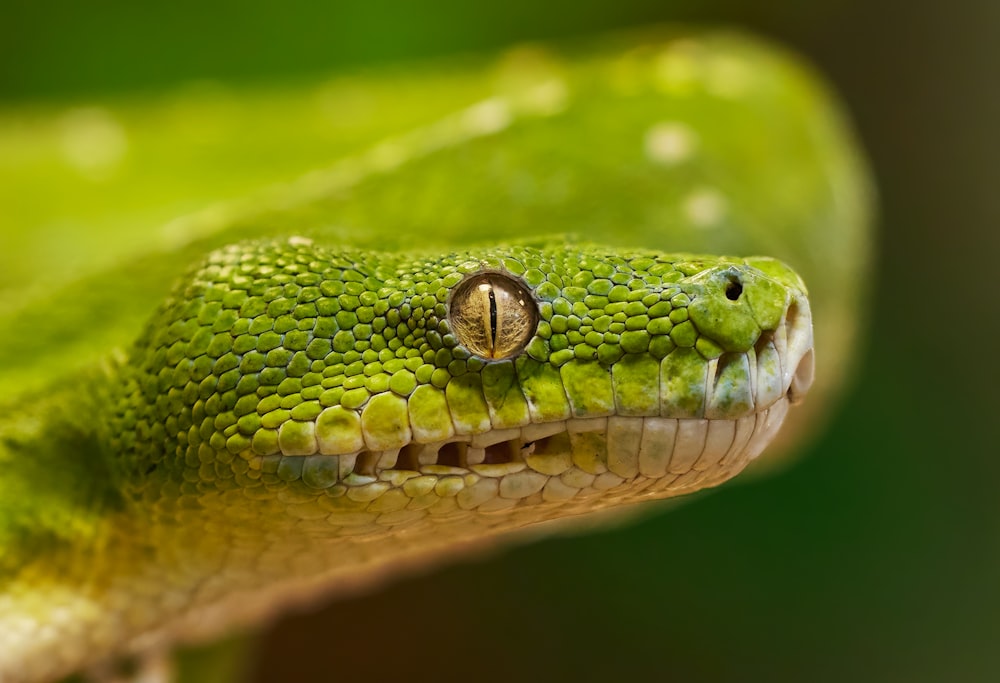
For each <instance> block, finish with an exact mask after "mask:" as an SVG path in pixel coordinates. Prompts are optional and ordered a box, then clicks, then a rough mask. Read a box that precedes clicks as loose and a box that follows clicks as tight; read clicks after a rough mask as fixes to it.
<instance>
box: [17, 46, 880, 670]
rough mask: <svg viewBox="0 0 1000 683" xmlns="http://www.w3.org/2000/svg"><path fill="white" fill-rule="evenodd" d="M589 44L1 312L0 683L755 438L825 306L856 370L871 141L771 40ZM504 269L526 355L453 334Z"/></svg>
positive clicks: (210, 632) (837, 349) (444, 551)
mask: <svg viewBox="0 0 1000 683" xmlns="http://www.w3.org/2000/svg"><path fill="white" fill-rule="evenodd" d="M577 52H578V54H579V55H581V56H579V57H577V58H576V61H572V62H561V61H559V60H558V59H556V58H554V57H546V58H545V59H544V60H542V61H543V63H544V67H545V68H544V69H541V72H542V73H543V75H544V78H543V80H542V81H541V82H538V81H536V80H532V78H534V74H536V73H538V72H539V71H540V69H539V68H538V62H537V59H538V57H537V55H535V56H534V57H532V59H533V60H536V61H534V62H531V64H532V66H531V68H529V69H528V70H527V71H526V73H528V74H531V75H529V76H525V75H524V74H521V72H516V70H515V72H516V73H515V75H516V76H518V77H519V78H521V80H518V78H513V79H512V81H513V82H514V83H515V85H514V86H511V85H510V82H511V79H508V80H505V81H504V85H503V86H502V87H503V88H506V89H509V88H513V90H512V91H505V92H506V93H507V94H497V95H494V96H492V98H491V99H488V100H485V101H481V102H479V103H478V104H473V105H472V106H470V107H469V108H467V109H464V110H462V111H461V112H459V113H458V114H454V115H448V116H445V117H444V118H443V119H441V120H440V121H439V122H437V123H432V124H430V125H429V126H425V127H423V128H419V129H417V130H416V131H411V132H404V133H403V134H401V135H397V136H396V137H394V138H392V137H390V138H389V141H387V142H383V143H381V144H379V145H376V146H375V147H374V148H373V149H372V151H371V152H370V153H365V154H362V155H361V156H360V157H358V158H356V159H353V160H348V161H346V162H344V163H342V164H339V165H337V166H334V167H333V168H331V169H330V170H329V171H327V172H325V173H321V174H319V175H316V174H313V175H311V176H309V177H307V178H305V179H303V181H301V182H299V183H298V184H293V185H292V186H290V187H288V188H284V189H282V190H280V191H278V192H276V193H271V194H267V195H264V196H262V197H260V198H257V199H252V200H250V201H248V202H246V203H240V204H231V205H227V206H224V207H221V208H220V209H218V210H215V211H213V212H210V213H207V214H204V215H201V216H196V217H194V218H193V219H191V220H189V221H188V222H187V223H185V226H186V227H185V229H186V230H188V231H189V232H193V233H195V234H196V235H202V237H200V238H198V239H195V240H194V241H193V242H191V243H190V244H188V245H187V246H183V247H181V248H179V249H176V250H175V251H170V252H158V253H154V254H152V255H150V256H149V257H147V258H144V259H141V260H140V261H139V262H138V263H137V264H128V265H126V266H122V267H121V268H119V269H118V270H113V271H111V272H109V273H107V274H105V275H101V276H95V278H91V279H90V280H85V281H83V282H80V283H71V284H70V285H68V286H67V287H65V288H63V289H58V290H57V291H55V292H54V293H53V294H51V295H47V296H46V297H43V298H41V299H35V300H28V301H27V302H26V303H25V304H24V305H23V306H21V307H19V308H16V309H15V310H14V311H12V312H5V313H4V318H3V322H4V324H5V327H6V329H16V330H33V331H34V333H33V334H24V335H21V334H19V335H16V336H10V337H5V338H4V339H3V340H0V341H2V343H0V357H3V358H4V359H5V360H6V361H7V362H8V364H9V368H10V372H9V373H5V377H4V378H0V386H2V387H3V388H4V390H5V391H6V392H7V393H8V394H11V395H12V396H13V397H14V398H13V400H11V401H9V402H7V403H6V404H5V405H6V406H7V407H6V409H5V412H4V417H3V419H2V420H0V465H2V466H3V469H2V472H3V474H2V476H0V548H2V549H3V553H2V554H0V680H2V681H5V682H6V681H21V680H47V679H51V678H54V677H58V676H60V675H63V674H66V673H69V672H71V671H73V670H76V669H79V668H81V667H87V666H93V665H96V664H100V663H101V662H105V661H109V660H112V659H114V658H115V657H118V656H121V655H123V654H128V653H140V654H141V653H145V652H150V651H158V650H162V649H163V648H166V647H169V646H171V645H173V644H175V643H178V642H200V641H203V640H206V639H210V638H214V637H217V636H218V635H220V634H222V633H224V632H226V631H227V630H228V629H230V628H232V627H234V626H237V625H243V624H246V625H253V624H257V623H260V622H261V621H262V620H263V619H266V618H267V617H268V616H269V615H271V614H274V613H275V612H277V611H278V610H281V609H283V608H285V607H287V606H288V605H289V604H294V603H295V602H297V601H301V600H305V599H312V598H314V597H315V596H316V595H317V594H319V593H324V592H331V591H338V590H341V591H342V590H344V589H345V587H349V586H354V585H358V584H366V583H371V582H373V581H376V580H378V579H379V578H380V577H381V576H383V575H385V574H386V573H388V572H392V571H396V570H398V568H399V567H401V566H405V565H406V563H412V562H418V561H426V560H428V559H429V558H439V557H445V556H448V555H450V554H453V553H455V552H457V551H458V550H461V549H462V548H466V547H471V546H475V545H482V544H484V543H490V542H495V541H496V540H497V539H498V538H504V537H506V535H507V534H509V533H510V532H512V531H514V530H516V529H519V528H522V527H525V526H527V525H532V524H536V523H539V522H542V521H546V520H555V519H562V518H572V517H574V516H579V515H583V514H588V513H591V512H594V511H597V510H601V509H604V508H611V507H617V506H620V505H621V504H623V503H629V502H634V501H638V500H644V499H658V498H664V497H668V496H672V495H677V494H682V493H687V492H691V491H695V490H699V489H701V488H703V487H705V486H709V485H712V484H716V483H719V482H721V481H724V480H725V479H727V478H729V477H731V476H732V475H734V474H736V473H737V472H739V471H740V470H741V469H742V468H743V467H744V466H745V465H746V464H747V463H748V462H749V461H750V460H751V459H753V458H755V457H756V456H757V455H758V454H759V453H760V452H761V450H762V449H763V448H764V446H765V445H767V443H768V442H769V441H770V440H771V438H773V437H774V435H775V433H776V431H777V428H778V427H779V426H780V425H781V423H782V421H783V419H784V417H785V414H786V412H787V410H788V406H789V404H790V403H791V402H793V401H796V402H797V401H798V399H799V398H801V396H802V394H803V392H804V391H805V390H806V389H807V388H808V386H809V384H810V382H811V379H812V374H811V369H812V346H813V330H812V317H811V311H812V310H813V309H815V310H817V312H818V315H817V320H818V324H817V331H816V334H817V343H818V344H819V345H821V346H822V344H823V342H824V341H825V342H826V344H827V346H826V347H825V353H827V354H828V356H827V358H834V359H836V358H843V357H844V355H843V354H845V353H846V350H845V349H844V344H845V340H847V339H849V338H850V336H851V334H852V330H853V326H852V325H851V324H849V323H848V322H846V321H847V320H848V318H847V316H846V315H844V312H845V311H847V310H848V309H850V308H851V307H852V306H853V304H854V299H855V297H856V296H857V293H858V292H859V291H860V287H861V274H862V273H863V272H864V265H865V261H866V253H865V251H864V250H863V249H862V248H861V246H860V245H863V244H864V238H863V230H864V220H863V208H859V207H862V206H863V204H864V184H863V178H862V177H860V176H859V175H858V169H857V168H856V166H855V165H854V164H855V162H854V157H853V155H852V153H851V152H850V148H849V146H848V145H847V141H846V140H845V138H844V131H843V129H842V128H841V126H840V124H839V121H838V119H837V118H836V116H833V115H831V114H830V111H829V105H828V103H827V101H826V100H825V99H824V97H823V96H822V93H821V92H820V91H817V90H816V89H815V86H814V85H813V84H812V81H811V80H810V79H809V78H808V77H807V76H806V75H805V74H803V73H802V72H800V71H799V70H798V69H797V68H796V67H794V65H792V64H791V63H790V62H788V61H787V60H785V59H784V58H782V57H780V56H775V55H774V54H772V53H771V52H769V51H768V50H767V49H764V48H762V47H761V46H759V45H757V44H755V43H752V42H746V41H743V40H741V39H736V38H733V37H731V36H721V37H712V36H706V37H700V38H697V39H696V38H692V37H684V38H683V39H682V40H673V39H666V40H665V39H663V38H662V37H654V38H649V37H647V38H640V39H636V40H634V41H630V42H629V43H628V45H626V46H625V47H622V45H621V44H620V43H619V42H618V41H611V42H610V43H609V44H608V45H606V46H603V47H601V48H599V49H597V48H588V49H586V50H583V51H580V50H578V51H577ZM680 67H684V68H683V69H681V70H680V71H676V69H678V68H680ZM671 69H674V71H671ZM478 73H479V72H477V71H476V70H474V69H473V70H470V71H469V73H468V74H467V75H466V76H465V78H467V80H468V82H469V83H477V79H478ZM507 73H508V75H509V73H510V72H507ZM524 79H527V80H524ZM459 80H460V81H461V79H459ZM449 87H453V88H460V87H465V86H460V85H452V86H449ZM469 87H471V86H469ZM539 93H541V94H539ZM546 93H547V94H546ZM560 93H562V94H561V95H560ZM762 148H763V149H767V150H770V152H771V153H769V154H761V149H762ZM696 150H697V151H696ZM598 196H601V197H602V199H601V200H600V201H595V197H598ZM275 197H276V198H277V199H275ZM542 225H544V226H546V227H545V229H544V230H542V229H540V228H539V226H542ZM830 226H836V227H837V229H838V230H839V231H840V238H837V237H836V236H834V237H831V235H830V234H829V230H830ZM550 228H551V230H557V231H559V230H564V229H572V230H573V231H574V232H577V233H583V234H585V235H586V237H587V240H588V243H584V244H577V243H576V242H577V240H576V239H575V238H573V237H569V238H565V237H564V238H553V237H551V236H550V237H547V238H539V237H537V235H539V234H540V233H545V234H548V233H550V232H551V230H550ZM526 237H528V238H530V239H528V240H527V241H525V238H526ZM589 240H594V241H595V242H596V241H600V242H601V243H603V244H600V245H599V244H590V243H589ZM672 242H676V246H679V247H684V248H689V249H692V250H695V249H697V250H699V251H702V250H704V251H709V250H711V251H732V252H735V253H755V252H756V253H761V252H764V253H772V254H775V255H777V256H779V257H782V258H783V259H785V260H786V261H788V262H793V263H795V265H796V266H797V268H798V269H801V271H802V272H804V273H805V279H806V280H807V281H808V282H809V283H810V289H811V291H812V294H813V297H812V298H811V299H807V298H806V294H805V286H804V285H803V281H802V279H800V277H799V276H798V275H797V274H796V273H795V272H793V271H792V270H791V269H790V268H789V267H788V266H786V265H784V264H783V263H782V261H778V260H775V259H774V258H771V257H753V258H724V257H714V256H692V255H689V254H673V253H668V252H667V251H665V247H666V246H667V245H670V244H671V243H672ZM484 243H485V244H484ZM376 246H377V248H375V247H376ZM772 247H774V248H772ZM206 254H207V255H206ZM837 254H841V255H844V256H845V257H846V258H845V259H841V260H838V259H837V258H832V257H833V256H836V255H837ZM845 261H846V262H845ZM189 263H195V264H197V265H195V266H194V270H193V271H189V273H188V275H186V276H182V277H181V279H180V283H179V284H175V285H173V290H172V293H171V292H170V291H168V288H169V286H170V283H171V282H172V281H175V280H176V278H177V277H178V276H179V275H181V274H182V273H183V272H184V271H185V270H188V269H189V267H185V265H186V264H189ZM480 272H488V273H494V274H500V275H499V276H502V277H504V278H511V279H514V280H516V281H517V282H519V283H520V286H523V287H524V289H525V291H527V292H528V293H529V294H530V302H529V303H530V305H531V306H532V307H535V308H536V309H537V315H538V321H537V327H536V328H535V329H534V331H533V333H532V334H531V336H530V338H529V339H527V340H526V343H525V346H524V348H523V350H521V351H520V352H519V353H517V354H516V355H515V356H514V357H513V358H510V359H507V360H502V361H490V360H487V359H483V358H479V357H476V356H474V355H472V354H471V353H470V352H469V351H468V350H467V349H466V348H465V346H464V345H463V344H462V340H461V339H459V338H458V337H457V336H456V330H454V329H453V328H452V326H451V324H450V322H449V313H450V311H449V306H450V304H451V298H450V297H451V293H452V292H453V290H454V288H455V287H456V286H457V285H459V284H460V283H461V282H463V279H464V278H465V277H467V276H470V275H472V274H475V273H480ZM845 274H847V275H850V276H851V277H847V278H844V277H842V276H844V275H845ZM123 278H126V279H123ZM151 300H153V301H156V300H165V302H164V303H163V304H162V305H161V306H160V307H159V309H156V310H155V312H152V317H151V318H150V315H151V311H152V308H154V307H153V306H151V305H150V303H149V302H150V301H151ZM39 311H44V313H45V316H44V322H39V317H38V314H39ZM821 315H829V316H830V318H829V319H825V320H824V319H823V318H822V317H820V316H821ZM81 317H82V318H83V319H89V320H90V325H91V326H92V327H93V334H92V335H90V334H88V335H80V334H77V333H75V332H74V328H72V324H73V323H72V321H73V320H77V321H79V320H80V319H81ZM140 319H145V320H146V321H147V322H145V323H144V327H143V328H142V329H141V330H140V329H138V325H137V322H136V321H138V320H140ZM488 322H489V321H488V320H487V324H488ZM32 337H34V338H35V342H34V348H32V349H30V352H29V350H28V349H27V347H30V346H31V345H32V343H31V339H32ZM823 352H824V351H821V353H823ZM15 358H17V359H25V360H23V361H22V362H21V363H20V364H19V365H18V367H15V366H14V362H13V359H15ZM54 358H58V359H64V358H70V359H72V360H69V361H67V362H66V363H65V366H66V367H65V368H62V367H60V368H57V369H56V371H55V372H53V371H52V370H48V371H46V368H48V367H51V365H52V359H54ZM823 367H824V366H823V365H822V363H821V364H820V375H819V377H818V382H817V384H818V386H817V389H818V390H819V392H820V394H821V396H823V395H826V396H828V395H829V393H830V392H831V391H833V390H834V389H835V382H834V381H833V380H834V378H835V377H837V376H838V375H840V374H842V373H841V371H840V369H839V368H835V369H834V370H832V371H831V370H827V371H825V374H824V370H823ZM47 374H48V380H47V381H45V380H46V375H47ZM15 385H20V386H19V388H17V389H15V388H14V387H15ZM812 403H813V400H812V397H811V398H810V401H809V402H807V403H806V404H805V405H806V406H807V407H808V406H809V405H810V404H812ZM796 411H798V409H796ZM799 412H800V411H799ZM808 416H809V415H808V414H806V415H804V417H808ZM799 417H803V415H799Z"/></svg>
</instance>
